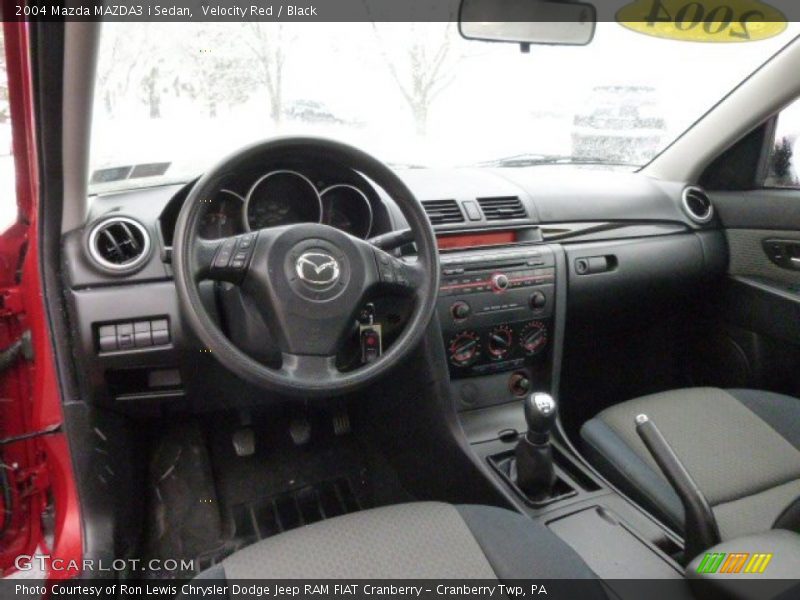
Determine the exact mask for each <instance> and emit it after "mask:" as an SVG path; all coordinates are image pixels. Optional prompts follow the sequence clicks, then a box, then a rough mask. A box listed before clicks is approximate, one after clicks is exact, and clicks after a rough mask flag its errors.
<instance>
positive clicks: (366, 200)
mask: <svg viewBox="0 0 800 600" xmlns="http://www.w3.org/2000/svg"><path fill="white" fill-rule="evenodd" d="M336 188H350V189H351V190H354V191H355V192H356V193H358V195H359V196H360V197H361V199H362V200H364V204H366V205H367V210H368V211H369V227H367V233H366V234H365V235H364V236H363V237H362V238H361V239H364V240H366V239H367V238H368V237H369V234H371V233H372V225H373V218H374V216H373V213H372V203H371V202H370V201H369V198H367V195H366V194H365V193H364V192H362V191H361V190H360V189H358V188H357V187H356V186H354V185H351V184H349V183H334V184H333V185H329V186H328V187H326V188H325V189H324V190H322V191H321V192H320V194H319V197H320V198H321V199H322V198H324V197H325V194H327V193H328V192H330V191H331V190H333V189H336ZM322 212H323V217H324V213H325V201H324V200H323V201H322ZM322 221H324V218H323V219H321V220H320V222H322Z"/></svg>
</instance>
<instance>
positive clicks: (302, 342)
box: [172, 137, 439, 398]
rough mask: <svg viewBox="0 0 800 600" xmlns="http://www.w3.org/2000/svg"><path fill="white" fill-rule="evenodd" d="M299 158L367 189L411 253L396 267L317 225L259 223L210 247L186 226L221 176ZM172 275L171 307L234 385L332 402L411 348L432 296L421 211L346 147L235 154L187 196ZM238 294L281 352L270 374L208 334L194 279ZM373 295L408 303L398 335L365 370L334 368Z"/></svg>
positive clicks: (370, 161)
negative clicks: (396, 222) (411, 258)
mask: <svg viewBox="0 0 800 600" xmlns="http://www.w3.org/2000/svg"><path fill="white" fill-rule="evenodd" d="M287 160H295V161H297V160H302V161H304V162H306V163H308V164H315V162H316V161H327V162H334V163H335V164H337V165H339V166H341V167H342V168H346V169H351V170H353V171H357V172H359V173H361V174H362V175H364V176H365V177H367V178H368V179H370V180H371V181H373V182H374V183H376V184H377V185H379V186H380V187H381V188H383V190H384V191H385V192H386V193H387V194H388V195H389V196H390V197H391V198H392V199H393V200H394V201H395V203H396V204H397V206H398V207H399V208H400V210H401V211H402V213H403V215H404V216H405V218H406V220H407V221H408V225H409V227H410V230H411V233H412V234H413V238H414V241H415V242H416V247H417V261H416V262H415V263H410V262H406V261H403V260H400V259H398V258H396V257H395V256H393V255H392V254H390V253H388V252H385V251H384V250H382V249H380V248H378V247H377V246H375V245H373V244H371V243H370V242H368V241H364V240H361V239H358V238H355V237H353V236H351V235H348V234H347V233H344V232H343V231H340V230H338V229H335V228H333V227H330V226H328V225H321V224H317V223H300V224H296V225H288V226H279V227H270V228H265V229H260V230H258V231H253V232H249V233H244V234H241V235H237V236H232V237H228V238H223V239H219V240H213V241H211V240H204V239H202V238H201V237H200V236H199V235H198V226H199V224H200V221H201V218H202V216H203V214H204V213H205V210H206V209H207V207H208V206H209V201H208V200H209V199H211V198H213V196H214V194H215V193H216V192H217V191H218V190H219V188H220V185H221V182H222V181H223V180H224V179H225V178H226V177H229V176H230V175H231V174H235V173H238V172H241V171H242V170H243V169H247V168H253V167H254V166H255V167H257V166H259V165H264V164H275V163H278V164H280V163H281V161H287ZM172 262H173V268H174V272H175V284H176V288H177V291H178V300H179V304H180V308H181V310H182V314H183V315H184V317H185V319H186V321H187V322H188V324H189V326H190V327H191V328H192V329H193V330H194V332H195V333H196V334H197V336H198V337H199V338H200V340H201V341H202V342H203V343H204V344H205V345H206V347H207V348H208V349H209V350H210V351H211V353H212V354H213V355H214V356H215V357H216V358H217V360H219V362H220V363H222V364H223V365H224V366H225V367H227V368H228V369H230V370H231V371H232V372H233V373H235V374H236V375H238V376H239V377H241V378H243V379H245V380H247V381H249V382H250V383H252V384H255V385H257V386H260V387H262V388H265V389H268V390H271V391H275V392H279V393H282V394H285V395H288V396H294V397H302V398H308V397H318V396H332V395H337V394H342V393H346V392H351V391H354V390H356V389H359V388H361V387H363V386H365V385H367V384H369V383H371V382H374V381H376V380H377V379H378V378H380V377H381V376H382V375H384V374H385V373H386V372H387V371H388V370H389V369H391V368H392V367H393V366H394V365H396V364H397V363H398V362H399V361H401V360H402V359H403V358H404V357H406V356H407V355H408V354H409V353H410V352H411V351H412V350H413V349H414V347H415V346H416V345H417V344H418V343H419V342H420V340H421V339H422V336H423V334H424V332H425V329H426V328H427V326H428V323H429V322H430V319H431V317H432V315H433V311H434V308H435V305H436V294H437V291H438V288H439V269H438V267H437V265H438V253H437V249H436V238H435V235H434V233H433V229H432V228H431V224H430V222H429V221H428V217H427V215H426V214H425V211H424V209H423V208H422V205H421V204H420V203H419V202H418V201H417V199H416V198H415V197H414V195H413V194H412V193H411V191H410V190H409V189H408V187H407V186H406V185H405V184H404V183H403V182H402V181H401V180H400V178H399V177H397V175H395V174H394V172H393V171H392V170H391V169H390V168H389V167H387V166H386V165H384V164H383V163H381V162H380V161H378V160H376V159H375V158H373V157H371V156H370V155H368V154H366V153H364V152H362V151H361V150H358V149H356V148H353V147H351V146H348V145H345V144H342V143H339V142H334V141H331V140H325V139H318V138H307V137H289V138H278V139H273V140H268V141H265V142H260V143H257V144H254V145H252V146H249V147H246V148H244V149H242V150H239V151H237V152H235V153H234V154H232V155H231V156H229V157H228V158H226V159H225V160H223V161H222V162H221V163H219V164H218V165H217V166H216V167H214V168H212V169H211V170H210V171H209V172H208V173H206V174H205V175H204V176H203V177H202V178H201V179H200V180H199V181H198V182H197V183H196V184H195V185H194V187H193V188H192V189H191V191H190V192H189V195H188V197H187V198H186V201H185V202H184V203H183V207H182V208H181V212H180V214H179V216H178V221H177V224H176V227H175V235H174V243H173V261H172ZM208 279H211V280H216V281H227V282H230V283H233V284H236V285H238V286H240V288H241V290H242V293H243V294H245V295H247V296H248V297H249V298H250V299H251V300H252V302H248V303H245V304H246V305H248V306H250V307H255V308H250V310H257V311H259V312H260V313H261V316H262V317H263V318H264V321H265V322H266V323H267V325H268V327H269V328H270V331H271V332H272V334H273V335H274V337H275V339H276V342H277V344H278V346H279V348H280V351H281V355H282V364H281V365H280V367H272V366H267V365H265V364H262V363H261V362H259V361H257V360H255V359H253V358H251V357H250V356H249V355H247V354H246V353H244V352H242V351H241V350H240V349H239V348H238V347H237V346H236V345H235V344H234V343H233V342H232V341H231V340H230V339H228V337H227V336H226V335H225V333H224V332H223V331H222V330H221V329H220V328H219V327H218V325H217V324H216V323H215V321H214V320H213V319H212V318H211V316H210V315H209V313H208V311H207V310H206V308H205V306H204V304H203V302H202V301H201V297H200V293H199V290H198V284H199V283H200V281H202V280H208ZM380 288H384V289H385V290H392V291H394V292H395V293H400V294H403V295H407V296H409V297H410V298H411V299H412V301H413V308H412V311H411V314H410V316H409V318H408V321H407V323H406V325H405V327H404V329H403V330H402V332H401V333H400V335H399V337H398V338H397V339H396V340H395V341H394V343H392V345H391V346H390V347H389V348H388V350H387V351H386V352H384V353H383V354H382V355H380V356H379V357H378V358H376V359H375V360H374V361H372V362H368V363H367V364H365V365H363V366H360V367H358V368H356V369H354V370H351V371H347V372H343V371H340V370H339V369H338V368H337V365H336V354H337V351H338V350H339V349H340V347H341V345H342V344H343V343H344V341H345V339H347V337H348V336H350V335H352V333H353V332H354V330H355V327H356V315H357V312H358V310H359V309H360V308H361V307H362V306H363V304H364V301H365V299H366V298H368V297H369V296H370V295H371V294H373V293H375V292H376V291H378V290H379V289H380Z"/></svg>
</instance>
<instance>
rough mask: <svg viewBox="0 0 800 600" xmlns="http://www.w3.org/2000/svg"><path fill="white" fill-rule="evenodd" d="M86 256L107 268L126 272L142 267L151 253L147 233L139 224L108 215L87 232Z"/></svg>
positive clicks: (124, 218) (125, 218) (117, 271)
mask: <svg viewBox="0 0 800 600" xmlns="http://www.w3.org/2000/svg"><path fill="white" fill-rule="evenodd" d="M88 245H89V255H90V256H91V257H92V260H94V262H95V263H97V264H98V265H99V266H100V267H102V268H103V269H105V270H107V271H113V272H116V273H126V272H130V271H133V270H134V269H136V268H138V267H140V266H142V264H143V263H144V261H145V260H147V257H148V256H149V255H150V234H148V233H147V230H146V229H145V228H144V226H143V225H142V224H141V223H138V222H137V221H134V220H133V219H129V218H127V217H111V218H110V219H104V220H103V221H101V222H99V223H98V224H97V225H95V226H94V227H93V228H92V230H91V232H90V233H89V240H88Z"/></svg>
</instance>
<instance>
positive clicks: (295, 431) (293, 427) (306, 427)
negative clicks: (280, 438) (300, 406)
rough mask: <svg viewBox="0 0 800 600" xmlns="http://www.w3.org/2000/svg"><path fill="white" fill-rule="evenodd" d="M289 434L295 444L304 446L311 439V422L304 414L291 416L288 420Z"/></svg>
mask: <svg viewBox="0 0 800 600" xmlns="http://www.w3.org/2000/svg"><path fill="white" fill-rule="evenodd" d="M289 435H290V436H291V437H292V441H293V442H294V445H295V446H304V445H305V444H307V443H308V441H309V440H310V439H311V423H310V422H309V421H308V418H307V417H306V416H305V415H303V416H301V417H292V420H291V421H290V422H289Z"/></svg>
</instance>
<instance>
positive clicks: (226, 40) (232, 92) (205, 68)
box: [173, 23, 254, 118]
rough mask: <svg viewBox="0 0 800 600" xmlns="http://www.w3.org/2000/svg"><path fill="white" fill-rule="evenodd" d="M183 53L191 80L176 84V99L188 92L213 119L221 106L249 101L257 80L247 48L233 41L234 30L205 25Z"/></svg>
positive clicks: (180, 80)
mask: <svg viewBox="0 0 800 600" xmlns="http://www.w3.org/2000/svg"><path fill="white" fill-rule="evenodd" d="M181 50H182V54H183V55H184V56H186V57H187V59H188V60H187V61H186V63H187V64H188V66H189V68H188V69H187V71H188V77H186V76H185V75H178V76H176V78H175V81H174V82H173V89H174V93H175V94H176V96H180V94H181V92H183V91H185V92H186V93H187V94H188V95H189V96H190V97H191V98H195V99H199V100H201V101H203V102H204V103H205V105H206V108H207V110H208V116H209V117H212V118H213V117H216V116H217V111H218V109H219V107H220V106H221V105H223V104H226V105H228V106H233V105H236V104H239V103H240V102H244V101H245V100H246V99H247V96H248V91H249V90H250V89H252V87H253V79H254V77H253V75H252V70H251V69H250V68H249V64H248V61H247V59H246V54H245V52H244V50H245V49H244V48H242V45H241V44H240V43H239V42H238V38H233V39H232V38H231V36H230V31H226V30H225V29H223V28H221V27H220V26H219V24H216V23H213V24H204V26H203V27H202V29H201V30H200V31H198V32H197V34H196V35H193V36H191V37H190V38H188V39H187V40H186V46H185V47H184V48H182V49H181ZM182 78H183V79H182Z"/></svg>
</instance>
